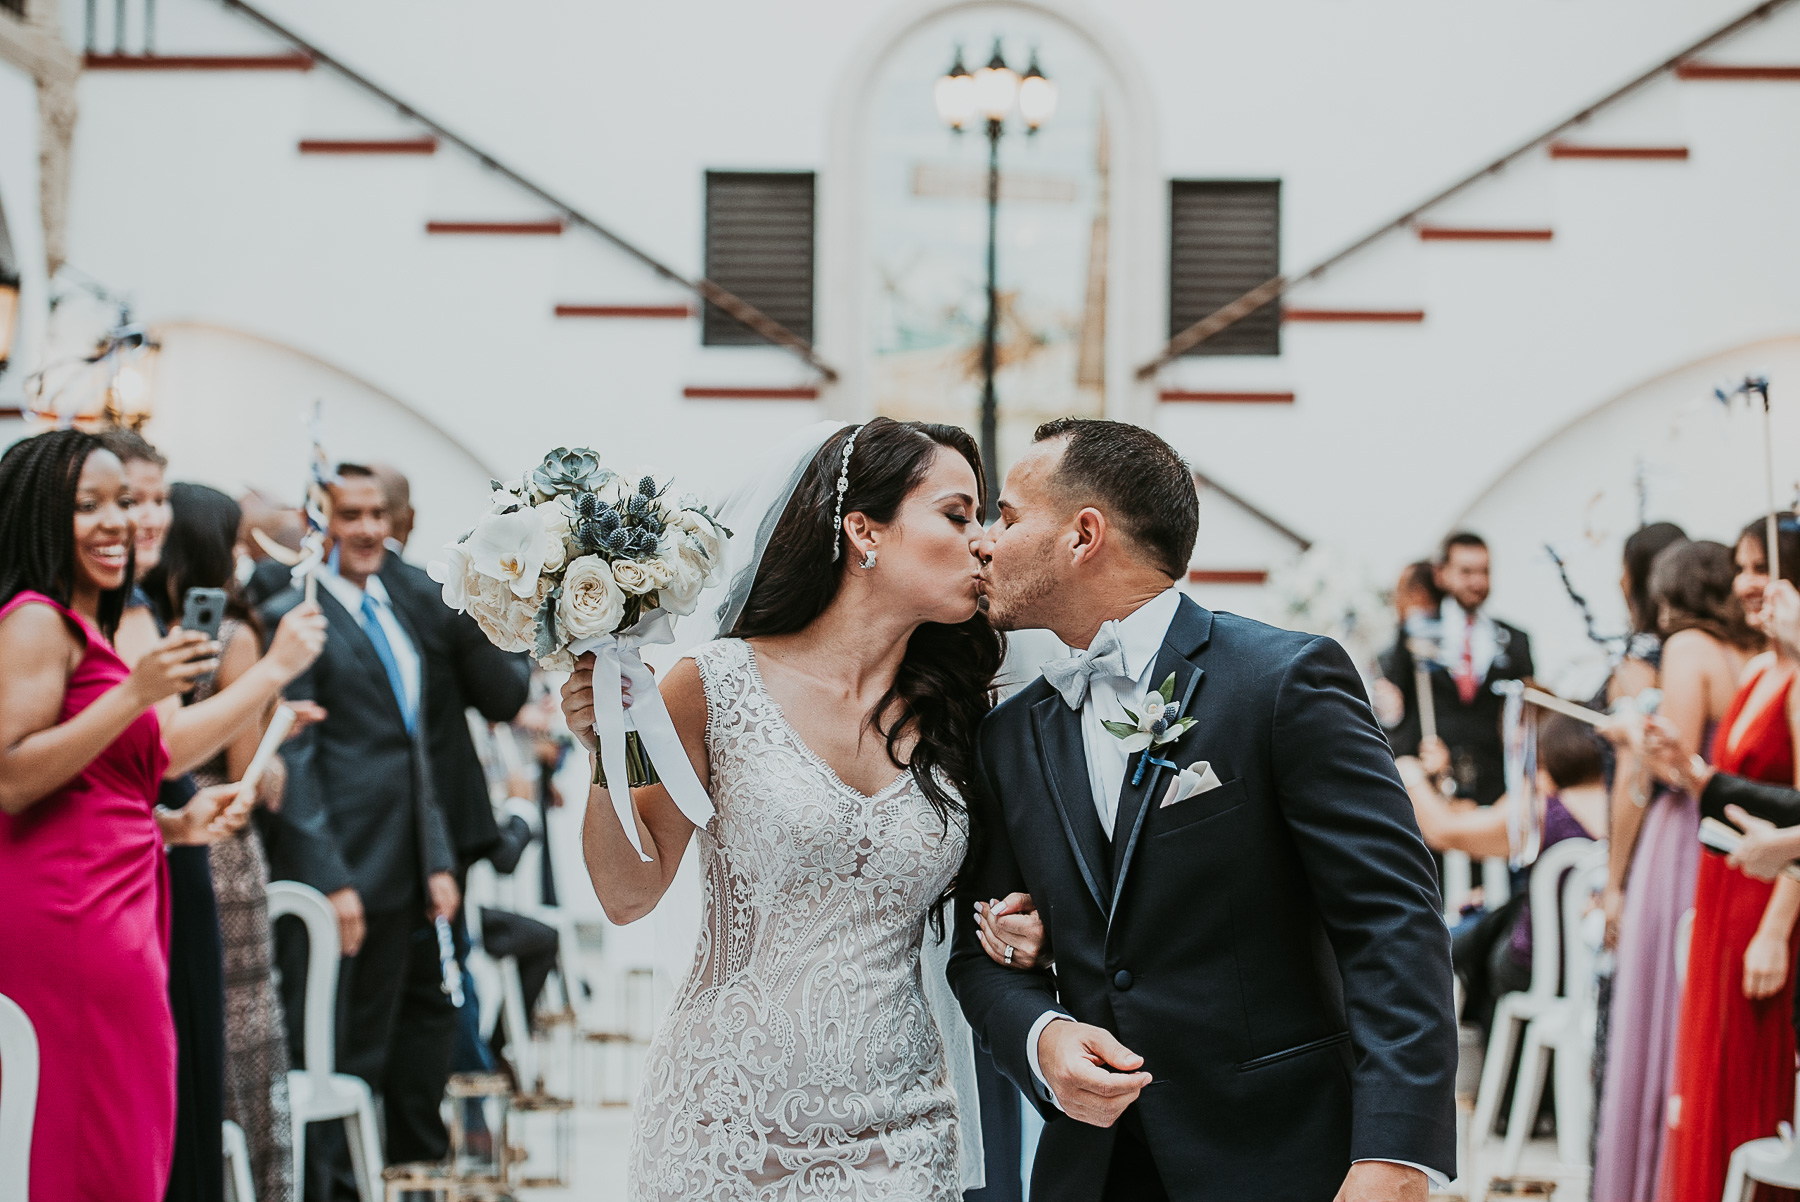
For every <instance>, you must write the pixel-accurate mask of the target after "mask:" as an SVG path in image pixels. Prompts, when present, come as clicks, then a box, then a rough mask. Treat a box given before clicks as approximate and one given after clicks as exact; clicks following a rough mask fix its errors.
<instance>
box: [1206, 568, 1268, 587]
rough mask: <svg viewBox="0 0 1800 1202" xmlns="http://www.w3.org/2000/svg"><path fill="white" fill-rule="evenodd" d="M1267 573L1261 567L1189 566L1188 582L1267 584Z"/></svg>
mask: <svg viewBox="0 0 1800 1202" xmlns="http://www.w3.org/2000/svg"><path fill="white" fill-rule="evenodd" d="M1268 582H1269V573H1268V572H1266V571H1264V570H1263V569H1261V568H1189V569H1188V583H1190V584H1267V583H1268Z"/></svg>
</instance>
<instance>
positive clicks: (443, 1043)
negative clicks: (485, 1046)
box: [264, 464, 460, 1198]
mask: <svg viewBox="0 0 1800 1202" xmlns="http://www.w3.org/2000/svg"><path fill="white" fill-rule="evenodd" d="M331 500H332V506H331V518H330V529H329V535H330V539H331V545H330V550H329V556H330V558H329V561H328V566H327V567H326V568H324V569H322V570H321V571H320V573H319V579H318V600H319V605H320V608H321V609H323V610H324V611H325V618H326V622H327V628H328V632H329V634H328V638H327V640H326V644H325V652H324V654H323V655H321V656H320V657H319V659H318V661H317V662H316V663H315V664H314V665H313V667H312V668H311V669H310V670H309V671H308V672H307V673H306V674H305V675H303V676H301V677H300V678H299V679H297V680H296V681H295V682H294V683H293V684H292V685H291V686H289V690H288V692H289V695H290V696H292V697H296V698H303V699H306V700H311V701H314V702H316V703H317V704H318V705H320V706H321V707H323V709H324V711H325V715H326V716H325V718H324V719H323V721H321V722H319V723H318V724H316V725H314V726H311V727H309V728H307V730H306V731H304V732H303V733H302V734H301V735H300V736H299V737H298V738H296V739H295V740H294V741H293V742H292V743H290V744H289V745H288V748H287V749H286V751H285V752H284V756H285V758H286V760H287V764H288V785H287V791H286V795H285V797H284V798H283V802H282V806H281V809H280V810H279V811H278V812H277V813H276V814H275V815H274V816H273V820H272V823H271V826H272V830H271V836H272V838H271V841H270V848H269V857H270V871H271V875H273V876H274V877H276V878H278V879H284V880H297V881H302V882H304V883H306V884H309V885H311V886H313V887H314V888H316V889H318V890H319V891H320V892H322V893H324V894H325V895H326V896H327V898H329V899H330V901H331V903H332V906H333V908H335V909H336V911H337V914H338V926H339V932H340V936H341V938H342V942H343V951H344V955H345V957H346V958H345V960H344V963H343V968H342V970H341V972H340V975H339V998H340V1002H339V1007H338V1014H339V1017H338V1028H337V1042H338V1047H337V1067H338V1069H339V1071H341V1072H349V1073H355V1074H356V1075H357V1076H359V1077H362V1078H363V1079H364V1080H365V1081H367V1082H368V1083H369V1085H370V1087H371V1088H373V1089H374V1090H375V1092H376V1093H377V1094H379V1095H381V1096H382V1097H383V1099H384V1102H385V1110H386V1116H387V1155H388V1158H389V1159H390V1160H393V1161H396V1162H398V1161H420V1160H439V1159H442V1158H443V1156H444V1155H445V1154H446V1152H447V1151H448V1137H447V1134H446V1132H445V1130H444V1125H443V1121H442V1119H441V1118H440V1117H439V1113H438V1105H439V1101H440V1099H441V1098H442V1096H443V1088H444V1082H445V1079H446V1078H447V1076H448V1071H449V1069H448V1066H449V1056H450V1044H451V1040H452V1038H453V1036H454V1032H455V1022H456V1010H455V1008H454V1007H453V1006H452V1005H451V1004H450V1001H449V999H448V998H447V997H446V996H445V995H444V992H443V987H442V981H443V978H442V974H441V970H440V966H439V961H438V943H437V936H436V932H435V931H434V930H433V927H432V921H433V919H434V918H435V917H437V916H440V915H441V916H443V917H445V918H450V917H453V916H454V915H455V914H456V911H457V908H458V906H459V904H460V895H459V891H458V889H457V886H456V879H455V876H454V871H455V868H456V860H455V856H454V852H453V849H452V846H451V841H450V836H449V832H448V830H447V828H446V825H445V821H444V816H443V814H442V812H441V811H440V809H439V805H438V801H437V797H436V793H435V790H434V788H433V785H432V774H431V765H430V762H429V760H430V756H429V750H428V747H427V741H426V732H427V729H428V728H427V726H426V724H425V721H424V720H423V713H424V710H425V709H426V706H427V700H426V699H427V698H429V697H431V696H433V694H434V691H435V690H436V688H437V684H436V682H435V681H434V680H433V679H432V677H431V672H430V665H429V664H428V663H427V662H426V661H425V659H424V655H423V649H424V648H425V647H426V645H427V644H426V642H425V640H424V638H423V635H422V632H421V631H420V630H419V629H418V628H417V627H415V626H414V625H413V622H412V619H411V618H409V617H408V616H407V614H406V613H405V612H404V611H403V610H401V609H400V608H399V607H398V606H397V605H396V604H395V603H394V598H393V596H392V595H391V594H390V593H389V591H388V589H387V588H386V586H385V585H384V584H383V583H382V580H381V578H380V576H379V574H378V573H379V571H380V569H381V566H382V561H383V560H384V559H385V558H386V557H387V549H386V547H385V545H384V540H385V539H386V538H387V537H388V534H389V526H388V519H387V502H386V497H385V496H384V494H383V492H382V489H381V486H380V483H379V482H378V481H377V480H376V479H375V477H374V475H373V474H372V473H371V472H370V471H369V470H368V469H367V468H364V467H359V466H357V465H354V464H341V465H339V467H338V469H337V474H336V479H335V480H334V482H333V484H332V485H331ZM300 596H301V594H300V591H299V590H298V589H289V590H288V591H287V592H284V593H282V594H280V595H278V596H276V597H275V598H273V599H271V600H270V602H269V604H268V606H267V607H266V608H265V610H264V617H265V620H266V621H268V622H269V623H270V625H271V627H272V626H273V623H274V621H275V620H276V619H278V618H279V616H280V615H281V614H282V613H285V612H286V611H287V610H288V609H289V608H291V607H292V606H293V605H295V604H297V603H298V601H299V599H300ZM284 925H285V924H284ZM302 943H303V941H302V940H301V939H299V938H297V937H296V932H294V931H292V930H291V929H287V930H284V931H283V932H282V933H281V938H280V939H279V947H278V955H279V957H280V963H281V965H282V981H283V991H284V994H285V997H284V1001H285V1002H286V1005H287V1013H288V1023H289V1042H290V1044H291V1045H293V1046H294V1047H295V1048H296V1050H297V1049H298V1048H299V1046H300V1043H301V1040H300V1024H301V1019H302V1012H303V1005H302V999H303V997H304V994H303V992H302V991H303V988H304V981H305V973H306V970H305V952H304V948H303V946H302ZM353 1193H354V1190H353V1187H352V1185H351V1181H350V1177H349V1163H348V1154H347V1149H346V1147H345V1145H344V1142H343V1138H342V1126H341V1124H333V1125H331V1126H330V1127H327V1128H323V1129H321V1130H320V1132H319V1133H318V1138H314V1139H309V1141H308V1170H307V1194H308V1197H309V1198H330V1197H347V1196H353Z"/></svg>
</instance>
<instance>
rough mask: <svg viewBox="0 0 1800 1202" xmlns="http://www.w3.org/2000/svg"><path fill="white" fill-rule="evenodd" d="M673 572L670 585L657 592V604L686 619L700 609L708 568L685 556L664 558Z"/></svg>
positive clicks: (664, 561)
mask: <svg viewBox="0 0 1800 1202" xmlns="http://www.w3.org/2000/svg"><path fill="white" fill-rule="evenodd" d="M662 562H663V563H664V564H665V565H667V566H668V567H669V569H670V570H671V573H672V575H671V579H670V580H669V583H668V584H666V585H664V586H663V587H662V588H660V589H658V590H657V593H656V597H657V604H658V605H659V606H660V607H661V608H663V609H666V610H668V611H669V612H670V613H672V614H678V615H680V616H682V617H686V616H687V615H688V614H691V613H693V612H694V611H695V610H696V609H699V608H700V594H701V592H702V591H704V590H705V588H706V568H705V567H704V566H703V565H701V564H698V563H695V562H694V561H693V560H691V559H689V558H688V557H687V556H684V555H676V556H673V557H666V556H665V557H664V558H663V560H662Z"/></svg>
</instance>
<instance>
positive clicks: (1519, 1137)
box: [1500, 841, 1607, 1177]
mask: <svg viewBox="0 0 1800 1202" xmlns="http://www.w3.org/2000/svg"><path fill="white" fill-rule="evenodd" d="M1557 846H1559V847H1560V846H1562V845H1561V844H1558V845H1557ZM1606 856H1607V849H1606V843H1605V842H1604V841H1602V842H1599V843H1595V844H1592V845H1591V846H1590V847H1589V848H1588V850H1587V853H1586V854H1585V855H1584V856H1583V857H1582V859H1581V861H1580V863H1578V864H1576V865H1575V867H1574V868H1573V869H1571V870H1570V871H1569V874H1568V879H1567V880H1566V881H1565V882H1564V883H1563V886H1562V897H1561V901H1560V904H1559V905H1558V907H1557V909H1558V912H1559V913H1560V914H1561V915H1562V935H1563V940H1562V946H1563V959H1562V976H1563V991H1564V996H1563V998H1562V1000H1561V1001H1559V1002H1558V1003H1557V1004H1556V1005H1554V1006H1552V1007H1551V1008H1550V1009H1549V1010H1548V1011H1546V1012H1545V1013H1544V1014H1542V1015H1540V1016H1539V1017H1538V1018H1537V1019H1536V1020H1535V1021H1534V1022H1532V1023H1530V1024H1529V1025H1528V1027H1527V1028H1526V1031H1525V1042H1524V1049H1523V1051H1522V1052H1521V1054H1520V1056H1519V1078H1518V1082H1517V1083H1516V1084H1515V1085H1514V1086H1513V1105H1512V1117H1511V1119H1510V1120H1509V1121H1508V1123H1507V1126H1506V1145H1505V1150H1504V1151H1503V1153H1502V1155H1501V1160H1500V1174H1501V1176H1505V1177H1511V1176H1513V1175H1514V1174H1516V1173H1517V1172H1518V1171H1519V1160H1520V1158H1521V1157H1522V1156H1523V1155H1524V1152H1525V1139H1526V1137H1527V1136H1529V1135H1530V1134H1531V1127H1532V1123H1533V1122H1534V1121H1536V1119H1537V1112H1538V1104H1539V1103H1540V1102H1542V1101H1543V1098H1544V1088H1545V1086H1546V1084H1549V1085H1550V1087H1551V1088H1552V1089H1554V1091H1555V1095H1554V1096H1555V1098H1556V1146H1557V1155H1558V1156H1559V1157H1560V1158H1561V1159H1562V1162H1563V1164H1564V1165H1565V1166H1567V1167H1569V1168H1571V1169H1572V1168H1576V1167H1585V1166H1586V1164H1587V1147H1588V1123H1589V1119H1590V1117H1591V1115H1592V1113H1593V1102H1594V1097H1593V1094H1594V1087H1593V1079H1592V1077H1591V1076H1590V1075H1589V1074H1590V1070H1591V1068H1592V1066H1593V1061H1594V1027H1595V1023H1596V1021H1597V1019H1598V1010H1597V1002H1596V997H1595V993H1596V990H1595V981H1594V957H1595V955H1596V954H1597V953H1598V950H1599V949H1598V947H1597V946H1596V945H1593V944H1590V943H1589V942H1588V940H1587V938H1586V930H1585V928H1586V926H1587V924H1586V923H1585V922H1584V921H1583V919H1584V918H1585V916H1586V915H1587V913H1588V910H1589V909H1590V908H1591V906H1592V905H1593V900H1594V897H1595V895H1596V894H1598V893H1599V892H1600V891H1601V890H1602V889H1604V888H1605V887H1606ZM1539 864H1540V866H1541V865H1542V861H1539ZM1559 875H1560V874H1559ZM1551 880H1552V882H1554V877H1552V878H1551ZM1531 905H1532V914H1533V915H1534V916H1535V915H1536V913H1537V905H1538V888H1537V876H1536V873H1535V872H1534V873H1533V877H1532V897H1531ZM1599 933H1600V935H1601V936H1602V937H1604V935H1605V928H1604V925H1603V926H1602V928H1601V930H1600V932H1599ZM1536 937H1537V935H1536V923H1535V921H1534V922H1533V932H1532V938H1533V939H1534V940H1535V939H1536ZM1553 1053H1554V1063H1555V1070H1556V1075H1555V1077H1554V1078H1552V1077H1551V1076H1550V1069H1551V1063H1552V1059H1553V1057H1552V1054H1553Z"/></svg>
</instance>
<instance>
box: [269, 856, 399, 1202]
mask: <svg viewBox="0 0 1800 1202" xmlns="http://www.w3.org/2000/svg"><path fill="white" fill-rule="evenodd" d="M286 914H292V915H293V916H294V917H296V918H298V919H300V921H301V922H303V923H305V924H306V941H307V958H306V1002H305V1005H306V1016H305V1022H306V1028H305V1031H306V1039H305V1057H304V1067H302V1068H296V1069H291V1070H289V1072H288V1106H289V1108H290V1109H291V1111H292V1114H293V1124H294V1192H295V1194H296V1195H298V1194H301V1193H302V1192H303V1188H302V1187H303V1186H304V1184H305V1177H306V1124H308V1123H324V1122H332V1121H337V1120H341V1121H342V1122H343V1123H344V1128H345V1135H346V1137H347V1139H348V1141H349V1144H350V1164H351V1168H352V1169H353V1170H354V1171H355V1173H356V1189H357V1192H358V1193H359V1194H360V1195H361V1196H362V1198H363V1202H380V1198H381V1192H380V1186H381V1169H382V1157H381V1137H380V1133H379V1132H378V1131H377V1130H376V1126H375V1096H374V1094H373V1093H372V1092H371V1091H370V1089H369V1084H368V1082H366V1081H364V1080H363V1079H362V1078H361V1077H357V1076H354V1075H352V1074H350V1073H340V1072H338V1071H336V1066H337V985H338V962H339V961H340V960H341V959H342V958H343V956H342V948H341V945H340V944H339V943H338V924H337V911H336V910H334V909H332V907H331V903H330V902H329V901H327V900H325V895H324V894H323V893H320V892H319V891H318V890H317V889H314V888H313V887H312V886H311V885H302V884H300V883H299V882H298V881H273V882H271V883H270V885H269V921H271V922H273V921H274V920H275V919H277V918H280V917H281V916H283V915H286Z"/></svg>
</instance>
